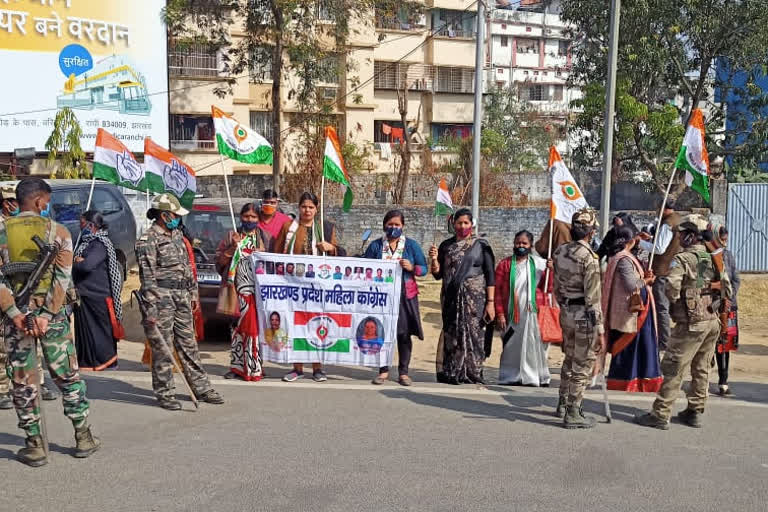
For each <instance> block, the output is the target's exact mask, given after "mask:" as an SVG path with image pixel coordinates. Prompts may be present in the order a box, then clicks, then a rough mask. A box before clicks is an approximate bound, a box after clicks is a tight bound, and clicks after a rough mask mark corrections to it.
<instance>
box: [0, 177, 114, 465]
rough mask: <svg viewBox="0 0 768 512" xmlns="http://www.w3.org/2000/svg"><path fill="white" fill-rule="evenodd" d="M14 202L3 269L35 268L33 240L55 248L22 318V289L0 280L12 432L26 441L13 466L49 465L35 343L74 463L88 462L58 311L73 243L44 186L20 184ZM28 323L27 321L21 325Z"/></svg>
mask: <svg viewBox="0 0 768 512" xmlns="http://www.w3.org/2000/svg"><path fill="white" fill-rule="evenodd" d="M16 197H17V199H18V202H19V206H20V208H21V213H20V214H19V215H18V216H16V217H13V218H11V219H7V220H6V221H5V223H0V259H1V260H2V263H3V265H6V264H9V263H22V262H33V261H35V259H36V258H37V256H38V254H39V252H40V251H39V248H38V247H37V245H36V244H35V243H34V242H33V241H32V240H31V238H32V236H33V235H37V236H38V237H39V238H40V239H41V240H44V241H46V242H47V243H49V244H50V243H53V244H55V245H56V246H57V248H58V251H57V254H56V258H55V260H54V261H53V264H52V265H51V266H50V267H49V269H48V270H47V271H46V272H45V273H44V274H43V278H42V279H41V281H40V283H39V285H38V287H37V289H36V290H34V291H33V292H32V298H31V300H30V303H29V313H28V314H25V313H22V311H21V310H20V309H19V308H20V306H17V304H16V297H15V294H16V293H17V292H18V290H20V289H21V288H22V287H23V285H24V283H15V282H6V281H5V280H4V279H2V280H0V309H2V311H3V314H4V316H5V341H6V345H7V348H8V358H9V365H8V374H9V376H10V378H11V379H12V381H13V403H14V406H15V407H16V413H17V415H18V417H19V427H20V428H22V429H24V430H25V431H26V433H27V439H26V447H25V448H22V449H21V450H19V452H18V458H19V460H20V461H21V462H23V463H24V464H27V465H29V466H33V467H37V466H42V465H44V464H46V463H47V462H48V458H47V455H48V454H47V453H46V450H45V446H44V440H43V437H42V435H41V434H42V432H41V411H40V402H39V393H40V391H39V386H38V384H37V383H38V382H39V380H38V379H39V374H38V362H37V357H36V349H35V344H36V341H35V340H36V338H39V340H40V342H41V343H42V346H43V353H44V355H45V360H46V362H47V363H48V369H49V371H50V373H51V376H52V377H53V379H54V382H55V383H56V385H57V386H58V387H59V389H61V391H62V394H63V398H64V399H63V401H64V414H66V415H67V417H69V419H70V420H71V421H72V425H73V426H74V427H75V440H76V443H77V447H76V448H75V452H74V456H75V457H78V458H85V457H88V456H89V455H91V454H92V453H93V452H95V451H96V450H98V449H99V447H100V445H101V443H100V441H99V440H98V439H97V438H96V437H94V436H93V434H92V433H91V429H90V427H89V426H88V419H87V418H88V411H89V406H88V400H87V399H86V397H85V382H83V381H82V380H81V379H80V374H79V372H78V367H77V357H75V356H74V354H75V347H74V344H73V342H72V338H71V335H70V328H69V319H68V318H67V315H66V312H65V309H64V306H65V301H66V292H67V288H68V287H69V283H70V281H71V279H72V237H71V236H70V234H69V231H68V230H67V228H65V227H64V226H62V225H60V224H58V223H56V222H54V221H52V220H50V219H49V218H48V217H49V215H50V211H51V205H50V202H51V188H50V186H49V185H48V184H47V183H45V181H43V180H41V179H40V178H25V179H23V180H22V181H21V182H20V183H19V185H18V187H17V188H16ZM28 315H31V318H27V316H28ZM30 320H31V321H30Z"/></svg>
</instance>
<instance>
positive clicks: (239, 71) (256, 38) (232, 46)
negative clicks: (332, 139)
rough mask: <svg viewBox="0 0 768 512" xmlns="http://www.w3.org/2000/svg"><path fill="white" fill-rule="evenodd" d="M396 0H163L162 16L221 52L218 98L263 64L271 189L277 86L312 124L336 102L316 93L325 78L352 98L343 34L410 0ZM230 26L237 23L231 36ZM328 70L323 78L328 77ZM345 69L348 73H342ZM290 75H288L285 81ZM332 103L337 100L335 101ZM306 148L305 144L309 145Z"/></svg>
mask: <svg viewBox="0 0 768 512" xmlns="http://www.w3.org/2000/svg"><path fill="white" fill-rule="evenodd" d="M410 3H412V2H409V1H405V2H403V1H396V0H376V1H374V0H357V1H355V2H350V1H347V0H316V1H314V2H308V1H303V0H220V1H214V0H169V2H168V5H167V7H166V10H165V12H164V17H165V19H166V23H167V25H168V29H169V32H170V34H171V35H172V36H173V37H187V38H189V37H195V38H203V39H205V40H206V41H207V42H208V43H209V44H212V45H213V46H214V47H216V48H219V49H221V50H222V55H223V61H224V65H223V66H224V70H223V71H224V73H225V74H226V75H228V76H229V77H230V79H229V81H228V82H227V86H226V87H221V88H218V89H217V91H216V92H217V93H218V94H219V95H221V96H223V95H225V94H227V93H230V92H231V90H232V85H233V84H234V83H235V82H236V78H237V77H238V76H241V75H243V74H249V75H250V77H251V80H252V81H261V77H259V76H257V75H258V73H255V72H254V71H255V70H259V69H262V70H263V69H264V68H267V69H268V77H269V79H271V80H272V87H271V93H270V101H271V108H272V132H273V134H274V137H273V138H274V140H273V141H272V146H273V154H274V158H273V167H272V172H273V182H274V183H273V188H274V189H275V190H279V187H280V169H281V159H282V156H283V153H282V142H283V139H284V136H283V133H282V114H283V108H284V106H283V104H282V98H283V88H284V87H287V88H288V91H287V94H286V97H287V98H288V99H291V100H295V101H296V103H297V105H298V110H299V111H300V114H299V115H298V122H297V123H292V125H299V124H305V123H308V124H315V125H317V124H318V120H319V118H321V117H323V116H327V114H328V113H329V112H331V111H333V110H334V107H335V106H337V105H336V104H330V105H329V104H328V103H327V102H325V101H324V100H323V99H322V94H321V89H320V87H319V84H321V83H323V82H326V81H327V80H324V79H326V78H331V77H332V78H335V79H336V80H338V81H339V83H343V81H346V82H347V83H348V84H349V86H350V88H351V91H350V92H349V93H348V94H347V96H348V97H351V98H352V101H354V102H360V101H361V99H362V96H361V95H360V94H359V93H357V92H356V91H357V86H358V85H359V84H360V81H359V78H358V77H356V76H351V75H352V73H353V72H354V65H353V64H352V63H350V62H349V60H348V59H347V58H346V56H347V54H348V51H349V49H348V42H349V38H350V36H351V35H354V34H357V33H361V32H362V31H373V30H374V28H373V13H374V6H375V9H376V12H377V13H378V12H392V13H394V12H397V9H398V6H402V5H405V4H410ZM232 26H238V27H242V30H243V33H242V34H240V35H238V37H237V40H233V38H232V37H231V36H230V28H231V27H232ZM329 75H330V76H329ZM348 75H350V76H348ZM289 79H290V80H289ZM337 103H340V102H337ZM309 149H310V148H307V150H308V151H309Z"/></svg>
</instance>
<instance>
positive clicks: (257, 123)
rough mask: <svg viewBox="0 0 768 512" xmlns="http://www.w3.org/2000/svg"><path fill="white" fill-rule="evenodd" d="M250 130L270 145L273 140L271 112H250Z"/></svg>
mask: <svg viewBox="0 0 768 512" xmlns="http://www.w3.org/2000/svg"><path fill="white" fill-rule="evenodd" d="M251 130H253V131H255V132H256V133H258V134H259V135H261V136H262V137H264V138H265V139H267V140H268V141H269V142H270V144H271V143H272V140H273V139H272V136H273V131H272V112H261V111H252V112H251Z"/></svg>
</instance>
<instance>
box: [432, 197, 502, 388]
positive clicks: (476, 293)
mask: <svg viewBox="0 0 768 512" xmlns="http://www.w3.org/2000/svg"><path fill="white" fill-rule="evenodd" d="M452 221H453V228H454V230H455V233H456V235H455V236H453V237H451V238H449V239H448V240H445V241H444V242H443V243H441V244H440V248H439V249H438V248H437V247H435V246H434V245H433V246H432V247H431V248H430V249H429V258H430V262H431V263H430V265H431V271H432V276H434V278H435V279H438V280H442V281H443V287H442V290H441V292H440V302H441V304H442V310H443V311H442V313H443V315H442V316H443V330H442V333H441V334H440V343H438V349H437V350H438V354H437V358H436V359H437V381H438V382H444V383H448V384H470V383H478V384H482V383H483V361H484V360H485V330H486V328H492V327H489V326H488V324H490V323H492V322H493V320H494V318H495V317H496V309H495V307H494V297H495V293H496V292H495V288H494V282H495V277H496V275H495V269H494V267H495V264H494V259H493V251H492V250H491V247H490V245H488V242H487V241H486V240H484V239H482V238H476V237H473V236H472V212H471V211H469V210H468V209H467V208H462V209H460V210H459V211H457V212H456V213H455V214H453V218H452Z"/></svg>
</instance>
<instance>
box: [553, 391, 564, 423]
mask: <svg viewBox="0 0 768 512" xmlns="http://www.w3.org/2000/svg"><path fill="white" fill-rule="evenodd" d="M555 417H556V418H560V419H563V418H564V417H565V397H564V396H561V397H560V398H558V399H557V408H556V409H555Z"/></svg>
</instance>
